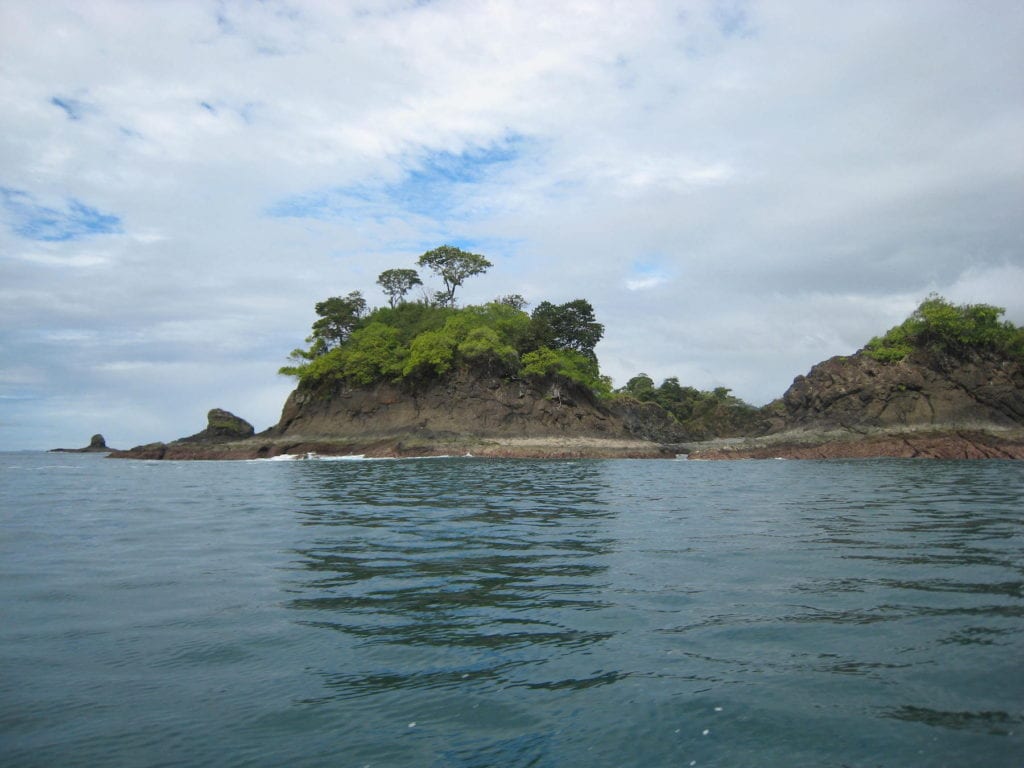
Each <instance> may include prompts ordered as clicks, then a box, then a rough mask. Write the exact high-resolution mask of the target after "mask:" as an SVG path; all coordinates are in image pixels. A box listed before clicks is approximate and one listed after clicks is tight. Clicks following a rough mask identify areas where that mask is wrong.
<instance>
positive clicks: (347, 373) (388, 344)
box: [111, 246, 1024, 459]
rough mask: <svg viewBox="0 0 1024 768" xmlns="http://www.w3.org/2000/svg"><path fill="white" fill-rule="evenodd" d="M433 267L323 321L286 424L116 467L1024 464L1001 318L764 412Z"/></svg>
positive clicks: (931, 313)
mask: <svg viewBox="0 0 1024 768" xmlns="http://www.w3.org/2000/svg"><path fill="white" fill-rule="evenodd" d="M417 264H418V266H420V267H427V268H429V269H431V270H432V271H434V272H435V274H437V276H438V277H440V278H441V280H442V281H443V284H444V286H445V290H443V291H438V292H436V293H435V294H434V295H433V296H429V295H424V296H423V297H421V298H420V299H418V300H406V297H407V295H408V294H409V293H410V292H411V291H412V290H413V289H414V288H415V287H416V286H422V281H421V280H420V277H419V273H418V272H417V271H416V270H414V269H405V268H398V269H389V270H385V271H384V272H383V273H381V275H380V277H379V278H378V281H377V282H378V284H379V285H380V286H381V288H382V289H383V291H384V293H385V295H386V296H387V298H388V302H387V304H386V305H383V306H380V307H376V308H372V309H371V308H369V307H368V304H367V302H366V300H365V298H364V297H363V296H362V294H361V293H360V292H359V291H352V292H350V293H348V294H347V295H345V296H334V297H330V298H328V299H325V300H324V301H321V302H318V303H317V304H316V306H315V312H316V315H317V320H316V321H315V322H314V323H313V326H312V330H311V334H310V336H309V337H307V339H306V345H307V346H305V347H301V348H298V349H296V350H294V351H293V352H292V354H291V358H290V362H289V364H288V365H286V366H285V367H283V368H282V369H281V373H282V374H284V375H288V376H293V377H295V378H296V379H297V385H296V388H295V390H294V391H293V392H292V393H291V395H290V396H289V397H288V399H287V401H286V402H285V404H284V407H283V409H282V413H281V417H280V419H279V421H278V422H277V424H275V425H274V426H272V427H270V428H269V429H267V430H265V431H263V432H260V433H255V430H254V429H253V427H252V425H251V424H249V423H248V422H246V421H244V420H243V419H240V418H238V417H236V416H234V415H233V414H231V413H230V412H228V411H225V410H222V409H219V408H216V409H213V410H212V411H210V412H209V414H208V424H207V427H206V428H205V429H204V430H202V431H201V432H199V433H197V434H194V435H192V436H190V437H185V438H180V439H178V440H174V441H172V442H169V443H162V442H161V443H151V444H148V445H142V446H137V447H135V448H132V449H131V450H128V451H114V452H113V453H112V454H111V456H113V457H115V458H145V459H252V458H274V457H281V456H297V457H305V456H310V457H312V456H338V455H363V456H368V457H404V456H438V455H457V456H464V455H467V454H469V455H472V456H481V457H524V458H526V457H529V458H675V457H677V456H688V457H690V458H699V459H738V458H851V457H856V458H868V457H924V458H957V459H959V458H1005V459H1021V458H1024V329H1021V328H1018V327H1016V326H1015V325H1013V324H1012V323H1010V322H1008V321H1005V320H1003V319H1002V315H1003V314H1004V311H1003V310H1002V309H1001V308H998V307H993V306H990V305H987V304H973V305H955V304H953V303H951V302H949V301H947V300H946V299H944V298H942V297H940V296H935V295H932V296H929V297H928V298H926V299H925V300H924V301H923V302H922V303H921V305H920V306H919V307H918V308H917V309H916V310H915V311H914V313H913V314H912V315H911V316H910V317H908V318H907V319H906V321H904V322H903V323H902V324H900V325H899V326H896V327H895V328H892V329H890V330H889V331H888V332H886V333H885V334H883V335H882V336H879V337H876V338H874V339H872V340H870V341H869V342H868V343H867V344H866V345H865V346H864V347H863V348H862V349H860V350H859V351H857V352H856V353H855V354H853V355H849V356H845V357H833V358H831V359H829V360H826V361H824V362H822V363H819V364H818V365H816V366H814V367H813V368H812V369H811V370H810V371H809V372H808V373H807V374H806V375H802V376H797V377H796V379H795V380H794V381H793V384H792V385H791V386H790V387H789V389H788V390H787V391H786V392H785V393H784V394H783V395H782V396H781V397H780V398H778V399H777V400H775V401H773V402H771V403H769V404H768V405H766V406H764V407H761V408H756V407H754V406H752V405H750V404H748V403H745V402H743V401H742V400H740V399H739V398H737V397H735V396H734V395H732V394H731V391H730V390H729V389H727V388H724V387H722V388H717V389H715V390H712V391H702V390H698V389H696V388H694V387H689V386H684V385H682V384H681V383H680V382H679V380H678V379H677V378H675V377H671V378H668V379H666V380H664V381H663V382H662V383H661V384H660V385H658V386H655V383H654V381H653V380H652V379H651V378H650V377H649V376H647V375H645V374H642V373H641V374H638V375H636V376H634V377H633V378H631V379H630V380H629V381H628V382H627V383H626V384H625V386H623V387H621V388H619V389H614V388H613V387H612V382H611V380H610V379H609V378H608V377H606V376H604V375H603V374H602V373H601V371H600V368H599V363H598V359H597V356H596V354H595V352H594V348H595V346H596V345H597V343H598V342H599V341H600V340H601V338H602V337H603V334H604V326H603V325H602V324H601V323H599V322H597V320H596V318H595V315H594V310H593V307H592V306H591V304H590V302H589V301H587V300H586V299H576V300H574V301H570V302H567V303H564V304H552V303H551V302H547V301H542V302H540V303H539V304H538V305H537V306H536V307H534V309H533V311H532V312H527V311H526V308H527V307H528V306H529V305H528V303H527V302H526V300H525V299H524V298H523V297H522V296H519V295H509V296H502V297H499V298H497V299H495V300H494V301H491V302H488V303H486V304H482V305H469V306H464V307H460V306H459V305H458V304H457V302H456V290H457V289H458V288H459V287H460V286H461V285H462V284H463V282H464V281H465V280H466V279H467V278H469V277H472V276H473V275H476V274H480V273H481V272H483V271H485V270H486V269H487V268H489V267H490V266H491V264H490V262H489V261H488V260H487V259H485V258H484V257H483V256H480V255H479V254H472V253H467V252H465V251H462V250H461V249H458V248H454V247H452V246H441V247H440V248H437V249H434V250H433V251H428V252H427V253H425V254H423V255H422V256H421V257H420V258H419V260H418V262H417Z"/></svg>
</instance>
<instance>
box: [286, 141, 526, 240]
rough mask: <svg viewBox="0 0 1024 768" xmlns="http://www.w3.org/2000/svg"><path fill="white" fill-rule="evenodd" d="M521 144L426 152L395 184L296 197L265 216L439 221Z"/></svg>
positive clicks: (507, 161)
mask: <svg viewBox="0 0 1024 768" xmlns="http://www.w3.org/2000/svg"><path fill="white" fill-rule="evenodd" d="M523 144H524V140H523V139H522V138H521V137H512V138H510V139H507V140H505V141H502V142H501V143H497V144H492V145H489V146H487V147H474V148H471V149H469V150H466V151H465V152H461V153H458V154H456V153H452V152H429V153H427V154H426V155H424V156H423V157H420V158H418V159H416V160H414V161H412V162H409V163H407V164H406V169H405V173H404V174H403V175H402V178H401V179H399V180H398V181H394V182H385V183H380V182H378V183H366V184H357V185H353V186H350V187H338V188H335V189H328V190H321V191H317V192H311V193H308V194H305V195H295V196H293V197H290V198H286V199H284V200H281V201H279V202H277V203H276V204H274V205H273V206H271V207H270V209H269V210H268V214H269V215H271V216H276V217H285V218H312V219H334V218H345V217H349V216H352V215H353V214H358V215H359V216H362V217H365V216H372V217H373V218H378V219H383V218H392V217H395V216H401V215H408V214H414V215H418V216H424V217H427V218H430V219H434V220H435V221H444V220H447V219H449V218H451V217H453V216H456V215H457V213H458V211H459V210H460V207H461V204H462V202H463V201H464V200H465V199H466V198H467V197H468V196H469V195H470V194H471V191H472V188H473V187H474V186H475V185H476V184H480V183H482V182H485V181H487V180H489V179H491V178H493V177H494V176H495V175H496V174H498V173H499V172H500V171H501V170H503V169H504V168H506V167H508V166H509V165H511V164H512V163H514V162H516V160H518V159H519V157H520V156H521V154H522V146H523Z"/></svg>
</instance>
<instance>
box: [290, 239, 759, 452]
mask: <svg viewBox="0 0 1024 768" xmlns="http://www.w3.org/2000/svg"><path fill="white" fill-rule="evenodd" d="M417 265H418V266H420V267H428V268H429V269H431V270H432V271H433V272H434V273H435V274H436V275H437V276H438V277H440V278H441V280H442V282H443V283H444V286H445V288H444V290H443V291H436V292H434V293H433V294H431V293H430V292H428V291H427V290H426V289H425V288H423V287H422V286H423V282H422V280H421V279H420V276H419V273H418V272H417V271H416V270H414V269H387V270H385V271H384V272H382V273H381V274H380V276H379V277H378V278H377V284H378V285H379V286H380V287H381V289H382V290H383V292H384V295H385V296H386V297H387V304H386V305H385V306H381V307H376V308H373V309H371V308H370V307H369V306H368V304H367V302H366V299H365V298H364V297H363V296H362V294H361V293H360V292H359V291H352V292H351V293H348V294H347V295H345V296H332V297H330V298H328V299H325V300H324V301H321V302H318V303H317V304H316V307H315V309H316V314H317V320H316V321H315V322H314V323H313V327H312V333H311V334H310V336H309V337H308V338H307V339H306V342H307V344H308V345H309V346H308V347H306V348H303V349H296V350H294V351H293V352H292V355H291V361H292V364H291V365H288V366H285V367H283V368H282V369H281V373H283V374H287V375H291V376H296V377H298V378H299V381H300V384H301V385H302V386H305V387H317V386H320V385H323V384H333V383H345V384H349V385H353V386H362V385H368V384H373V383H375V382H384V381H388V382H396V383H397V382H406V383H409V384H416V383H419V382H426V381H430V380H436V379H439V378H442V377H444V376H448V375H450V374H452V373H455V372H458V371H466V370H472V371H476V372H481V371H482V372H484V373H486V374H490V375H494V376H503V377H509V378H515V377H520V378H527V379H529V378H537V379H544V378H549V377H562V378H564V379H568V380H570V381H572V382H575V383H576V384H579V385H582V386H584V387H586V388H588V389H589V390H590V391H591V392H593V393H594V394H595V395H596V396H598V397H600V398H605V399H617V400H619V401H621V402H624V403H627V404H628V403H629V402H639V403H655V404H657V405H658V406H660V407H661V408H662V409H664V411H665V412H666V413H667V414H668V415H667V417H666V418H668V419H669V421H675V422H678V423H679V424H681V425H682V426H683V427H684V428H686V429H687V430H688V431H689V432H690V433H691V434H693V435H695V436H702V435H703V436H709V437H710V436H714V435H729V434H740V433H742V432H744V431H749V429H750V428H751V425H753V424H755V423H756V422H757V421H758V420H759V419H760V416H759V411H758V409H756V408H754V407H753V406H751V405H748V404H747V403H745V402H743V401H742V400H740V399H739V398H737V397H735V396H733V395H732V394H731V393H730V391H729V390H728V389H726V388H724V387H719V388H718V389H715V390H713V391H711V392H704V391H701V390H697V389H694V388H693V387H684V386H682V385H680V383H679V380H678V379H676V378H669V379H666V380H665V381H663V382H662V383H661V385H660V386H658V387H655V386H654V381H653V380H652V379H651V378H650V377H649V376H647V375H646V374H640V375H639V376H634V377H633V378H632V379H630V380H629V382H628V383H627V384H626V386H624V387H622V388H621V389H619V390H615V391H613V390H612V387H611V380H610V379H609V378H608V377H606V376H603V375H602V374H601V372H600V369H599V367H598V361H597V355H596V354H595V353H594V348H595V347H596V345H597V343H598V342H599V341H600V340H601V337H602V336H603V335H604V326H603V325H602V324H601V323H599V322H597V320H596V318H595V317H594V308H593V307H592V306H591V304H590V302H589V301H587V300H586V299H576V300H574V301H569V302H566V303H565V304H552V303H551V302H548V301H542V302H541V303H540V304H538V305H537V306H536V308H534V310H533V312H530V313H528V312H527V311H526V308H527V306H528V303H527V301H526V300H525V299H524V298H523V297H522V296H520V295H518V294H511V295H508V296H502V297H499V298H497V299H495V300H494V301H491V302H489V303H487V304H482V305H471V306H466V307H458V306H457V305H456V301H455V291H456V289H457V288H459V287H460V286H461V285H462V284H463V282H464V281H465V280H466V279H467V278H469V277H472V276H473V275H478V274H481V273H482V272H484V271H485V270H486V269H487V268H488V267H490V266H491V264H490V262H489V261H487V260H486V259H485V258H484V257H483V256H480V255H478V254H472V253H467V252H465V251H462V250H460V249H458V248H454V247H452V246H447V245H445V246H441V247H440V248H436V249H434V250H433V251H428V252H427V253H425V254H423V255H422V256H421V257H420V258H419V259H418V261H417ZM416 286H421V294H422V295H421V297H420V298H419V299H418V300H415V301H407V300H406V296H407V295H408V294H409V293H410V291H412V290H413V289H414V288H415V287H416Z"/></svg>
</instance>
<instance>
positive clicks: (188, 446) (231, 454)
mask: <svg viewBox="0 0 1024 768" xmlns="http://www.w3.org/2000/svg"><path fill="white" fill-rule="evenodd" d="M255 431H256V430H255V429H254V428H253V426H252V424H250V423H249V422H248V421H246V420H245V419H242V418H239V417H238V416H235V414H233V413H231V412H230V411H225V410H223V409H221V408H214V409H212V410H211V411H210V412H209V413H208V414H207V415H206V429H204V430H203V431H202V432H197V433H196V434H194V435H190V436H189V437H182V438H180V439H178V440H175V441H174V442H171V443H148V444H146V445H139V446H136V447H135V448H132V449H131V450H128V451H114V452H113V453H111V456H112V457H113V458H118V459H119V458H129V459H193V458H218V459H220V458H224V459H229V458H230V459H244V458H248V457H249V456H250V455H251V454H252V447H251V446H246V445H245V441H246V440H248V439H250V438H252V436H253V434H254V433H255Z"/></svg>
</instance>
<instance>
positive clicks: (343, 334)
mask: <svg viewBox="0 0 1024 768" xmlns="http://www.w3.org/2000/svg"><path fill="white" fill-rule="evenodd" d="M315 309H316V313H317V314H318V315H319V316H320V319H319V320H317V321H316V322H314V323H313V335H312V336H310V338H309V339H307V341H311V342H312V343H313V349H312V350H311V351H313V352H314V354H317V352H319V353H320V354H322V353H323V352H326V351H327V350H329V349H332V348H334V347H337V346H339V345H341V344H344V343H345V340H346V339H347V338H348V337H349V335H350V334H351V333H352V330H353V329H354V328H355V326H356V323H358V322H359V319H360V318H361V317H362V316H363V315H364V314H366V300H365V299H364V298H363V294H361V293H360V292H359V291H352V292H351V293H350V294H348V295H347V296H331V298H329V299H325V300H324V301H320V302H317V304H316V307H315Z"/></svg>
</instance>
